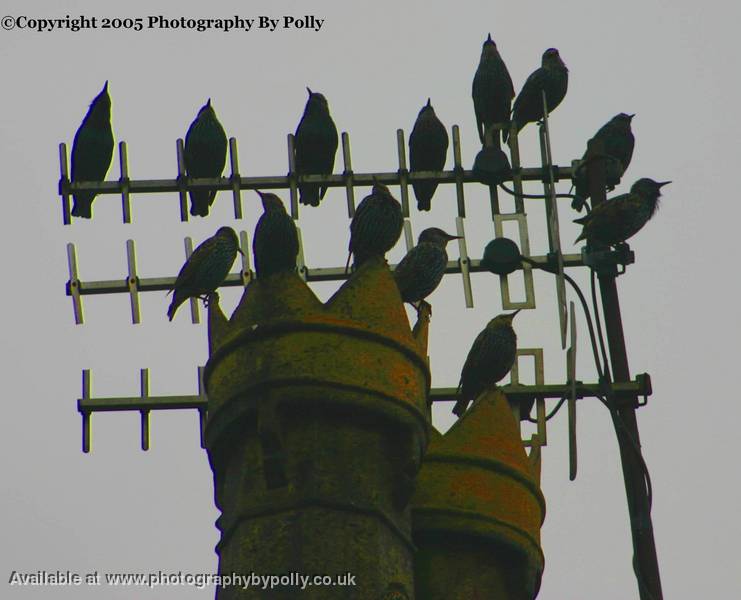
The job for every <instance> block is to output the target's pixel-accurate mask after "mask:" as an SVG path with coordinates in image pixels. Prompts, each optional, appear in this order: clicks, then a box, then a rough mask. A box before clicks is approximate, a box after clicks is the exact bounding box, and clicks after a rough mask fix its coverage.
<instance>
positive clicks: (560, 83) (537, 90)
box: [504, 48, 569, 141]
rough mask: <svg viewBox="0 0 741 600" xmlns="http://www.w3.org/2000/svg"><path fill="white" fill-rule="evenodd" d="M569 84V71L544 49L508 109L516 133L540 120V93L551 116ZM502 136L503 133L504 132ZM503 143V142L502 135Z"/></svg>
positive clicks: (554, 52) (551, 49) (552, 51)
mask: <svg viewBox="0 0 741 600" xmlns="http://www.w3.org/2000/svg"><path fill="white" fill-rule="evenodd" d="M568 85H569V70H568V69H567V68H566V65H565V64H564V62H563V60H561V56H560V55H559V54H558V50H556V49H555V48H548V50H546V51H545V52H544V53H543V58H542V61H541V67H540V68H539V69H536V70H535V71H533V72H532V73H531V74H530V77H528V78H527V80H526V81H525V85H523V86H522V89H521V90H520V93H519V94H518V95H517V98H516V99H515V104H514V106H513V107H512V121H513V122H514V124H515V127H516V130H517V131H520V129H522V128H523V127H525V125H527V124H528V123H532V122H534V121H540V120H541V119H542V118H543V92H545V97H546V105H547V106H548V113H549V114H550V113H552V112H553V111H554V110H555V109H556V107H557V106H558V105H559V104H561V100H563V99H564V96H566V89H567V88H568ZM505 134H506V132H505ZM504 137H505V141H506V137H507V136H506V135H505V136H504Z"/></svg>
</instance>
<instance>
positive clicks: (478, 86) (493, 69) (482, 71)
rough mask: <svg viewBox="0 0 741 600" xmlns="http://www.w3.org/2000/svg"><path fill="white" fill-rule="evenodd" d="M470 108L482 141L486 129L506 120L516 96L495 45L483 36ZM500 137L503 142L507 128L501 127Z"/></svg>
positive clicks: (494, 139)
mask: <svg viewBox="0 0 741 600" xmlns="http://www.w3.org/2000/svg"><path fill="white" fill-rule="evenodd" d="M471 95H472V96H473V109H474V112H475V113H476V125H477V127H478V130H479V139H480V140H481V143H482V144H484V143H485V142H484V140H485V135H486V131H487V129H488V128H489V127H491V126H492V125H493V124H495V123H507V122H508V121H509V113H510V108H511V106H512V99H513V98H514V97H515V88H514V86H513V85H512V78H511V77H510V75H509V71H508V70H507V65H505V64H504V61H503V60H502V57H501V56H500V55H499V51H498V50H497V45H496V44H495V43H494V41H493V40H492V39H491V34H489V37H487V38H486V41H485V42H484V45H483V47H482V48H481V60H480V61H479V66H478V68H477V69H476V74H475V75H474V76H473V89H472V92H471ZM491 139H492V142H493V144H494V145H495V146H496V147H497V148H498V147H499V133H497V132H493V134H492V136H491ZM502 139H504V140H505V141H506V130H505V129H503V130H502Z"/></svg>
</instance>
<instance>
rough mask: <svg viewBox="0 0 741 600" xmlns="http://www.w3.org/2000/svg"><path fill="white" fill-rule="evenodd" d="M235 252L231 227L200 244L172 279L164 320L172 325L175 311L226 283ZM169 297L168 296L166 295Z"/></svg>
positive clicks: (236, 239)
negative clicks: (189, 300) (173, 283)
mask: <svg viewBox="0 0 741 600" xmlns="http://www.w3.org/2000/svg"><path fill="white" fill-rule="evenodd" d="M237 252H239V253H240V254H242V250H241V249H240V248H239V238H238V237H237V233H236V232H235V231H234V230H233V229H232V228H231V227H219V229H218V230H217V231H216V233H215V234H214V236H213V237H210V238H208V239H207V240H205V241H203V242H202V243H201V244H200V245H199V246H198V247H197V248H196V249H195V250H193V253H192V254H191V255H190V257H188V260H186V261H185V264H184V265H183V267H182V269H180V272H179V273H178V276H177V278H176V279H175V285H174V286H173V288H172V290H170V291H172V292H174V294H173V297H172V303H171V304H170V307H169V308H168V309H167V317H168V318H169V319H170V321H172V318H173V317H174V316H175V311H176V310H177V309H178V307H179V306H180V305H181V304H182V303H183V302H185V301H186V300H187V299H188V298H201V299H202V300H204V302H208V298H209V296H210V295H211V294H213V293H214V292H215V291H216V288H218V287H219V286H220V285H221V284H222V283H223V282H224V279H226V276H227V275H228V274H229V270H230V269H231V268H232V265H233V264H234V259H235V258H236V257H237ZM168 293H169V292H168Z"/></svg>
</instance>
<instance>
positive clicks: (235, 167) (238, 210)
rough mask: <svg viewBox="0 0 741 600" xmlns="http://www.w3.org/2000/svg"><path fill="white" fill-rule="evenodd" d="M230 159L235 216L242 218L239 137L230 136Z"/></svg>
mask: <svg viewBox="0 0 741 600" xmlns="http://www.w3.org/2000/svg"><path fill="white" fill-rule="evenodd" d="M229 160H230V163H231V168H232V174H231V177H230V178H229V179H230V181H231V182H232V195H233V199H234V218H235V219H241V218H242V192H241V191H240V190H241V186H240V175H239V155H238V154H237V138H233V137H232V138H229Z"/></svg>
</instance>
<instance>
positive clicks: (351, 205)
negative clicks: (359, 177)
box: [342, 131, 355, 219]
mask: <svg viewBox="0 0 741 600" xmlns="http://www.w3.org/2000/svg"><path fill="white" fill-rule="evenodd" d="M342 159H343V160H344V162H345V170H344V172H343V173H342V174H343V175H344V177H345V193H346V194H347V216H348V217H350V218H351V219H352V218H353V217H354V216H355V193H354V192H353V176H352V157H351V156H350V136H349V135H348V134H347V132H346V131H343V132H342Z"/></svg>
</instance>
